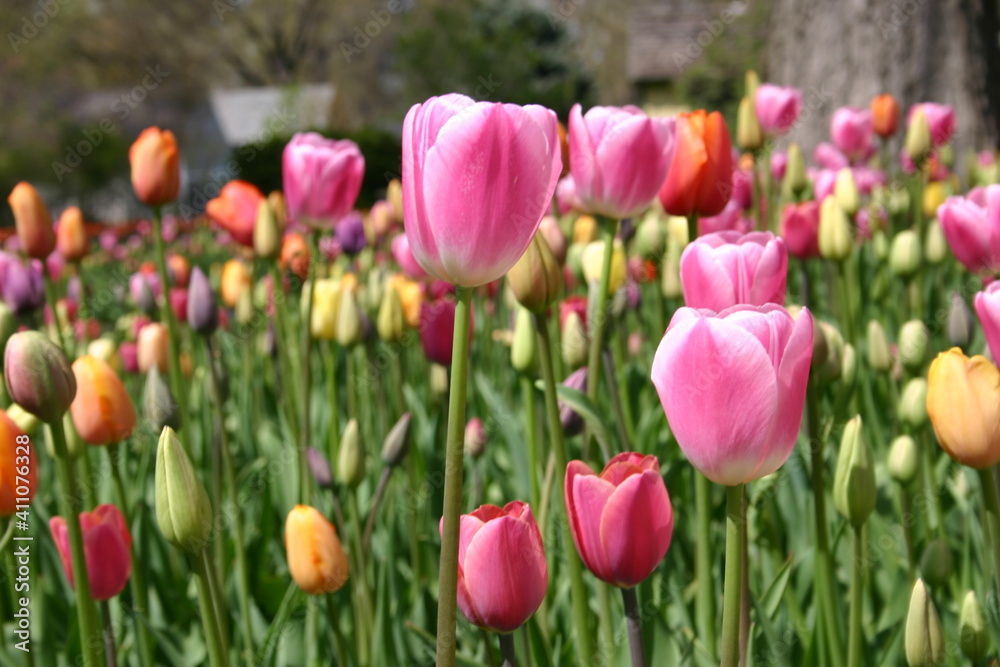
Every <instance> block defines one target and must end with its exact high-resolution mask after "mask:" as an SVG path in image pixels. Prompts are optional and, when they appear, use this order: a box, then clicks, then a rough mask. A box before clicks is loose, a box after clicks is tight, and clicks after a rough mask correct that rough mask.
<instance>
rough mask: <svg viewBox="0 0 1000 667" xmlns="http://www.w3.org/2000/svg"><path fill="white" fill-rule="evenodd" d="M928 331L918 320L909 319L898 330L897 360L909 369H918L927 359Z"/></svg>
mask: <svg viewBox="0 0 1000 667" xmlns="http://www.w3.org/2000/svg"><path fill="white" fill-rule="evenodd" d="M930 337H931V335H930V332H929V331H927V327H926V326H924V323H923V322H921V321H920V320H910V321H909V322H906V323H905V324H903V326H902V328H901V329H900V330H899V361H900V362H901V363H902V364H903V366H904V367H906V368H907V369H909V370H911V371H918V370H920V368H921V367H922V366H923V365H924V360H926V359H927V351H928V348H929V346H930Z"/></svg>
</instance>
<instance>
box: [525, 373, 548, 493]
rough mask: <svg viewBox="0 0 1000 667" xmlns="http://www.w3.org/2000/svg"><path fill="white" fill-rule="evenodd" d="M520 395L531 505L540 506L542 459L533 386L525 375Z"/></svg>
mask: <svg viewBox="0 0 1000 667" xmlns="http://www.w3.org/2000/svg"><path fill="white" fill-rule="evenodd" d="M521 395H522V396H523V397H524V410H525V413H526V416H525V419H526V420H527V425H526V426H525V428H526V429H527V431H528V476H529V477H530V478H531V505H532V507H540V505H539V503H540V502H541V496H540V493H541V492H540V490H539V487H538V476H539V474H540V473H541V472H542V467H543V461H542V459H540V458H539V457H538V416H537V414H536V412H537V411H536V409H535V386H534V383H532V381H531V378H530V377H528V376H527V375H522V376H521Z"/></svg>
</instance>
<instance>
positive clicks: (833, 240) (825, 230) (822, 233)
mask: <svg viewBox="0 0 1000 667" xmlns="http://www.w3.org/2000/svg"><path fill="white" fill-rule="evenodd" d="M852 245H853V241H852V239H851V223H850V221H849V220H848V219H847V213H845V212H844V209H842V208H841V207H840V204H838V203H837V200H836V198H835V197H834V196H833V195H828V196H827V197H826V199H824V200H823V203H822V205H821V206H820V209H819V254H820V255H822V256H823V258H824V259H830V260H834V261H840V260H844V259H847V257H848V256H849V255H850V254H851V247H852Z"/></svg>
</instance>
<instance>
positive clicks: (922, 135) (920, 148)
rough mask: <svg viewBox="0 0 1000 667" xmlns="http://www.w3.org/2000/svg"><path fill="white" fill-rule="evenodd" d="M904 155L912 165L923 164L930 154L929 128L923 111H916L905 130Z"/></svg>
mask: <svg viewBox="0 0 1000 667" xmlns="http://www.w3.org/2000/svg"><path fill="white" fill-rule="evenodd" d="M904 146H905V147H906V153H907V155H909V156H910V159H911V160H913V162H914V164H920V163H921V162H923V161H924V160H925V159H926V158H927V156H928V155H930V152H931V126H930V124H929V123H928V122H927V116H926V115H925V114H924V110H923V109H917V111H916V113H914V114H913V117H912V118H911V119H910V125H909V127H907V128H906V141H905V142H904Z"/></svg>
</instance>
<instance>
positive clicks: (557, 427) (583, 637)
mask: <svg viewBox="0 0 1000 667" xmlns="http://www.w3.org/2000/svg"><path fill="white" fill-rule="evenodd" d="M534 318H535V328H536V329H537V330H538V343H539V345H538V358H539V361H540V362H541V366H542V379H543V382H544V383H545V412H546V415H547V416H548V421H549V438H550V439H551V440H552V452H553V454H554V455H555V470H556V473H557V475H558V479H560V480H561V478H562V477H563V476H564V475H565V474H566V465H567V464H568V463H569V455H568V454H567V452H566V440H565V437H564V436H563V430H562V422H561V421H560V420H559V403H558V401H557V399H556V378H555V372H554V371H553V368H552V357H553V353H552V340H551V338H550V336H549V325H548V320H547V319H546V316H545V315H537V314H536V315H535V316H534ZM589 383H590V380H589V378H588V386H589ZM560 486H561V484H560ZM556 495H558V496H559V497H560V498H561V499H562V500H563V502H562V503H561V507H562V517H561V518H563V521H561V523H562V526H563V536H562V543H563V545H564V549H565V550H566V565H567V569H568V570H569V583H570V594H571V596H572V598H573V618H574V623H575V625H576V640H575V641H576V650H577V663H578V664H580V665H586V664H588V663H589V661H590V660H591V658H592V657H593V654H594V650H593V637H592V636H591V634H590V609H589V606H588V600H587V589H586V588H585V586H584V582H583V562H582V561H581V560H580V557H579V555H578V554H577V553H576V549H575V548H573V547H572V545H573V533H572V531H571V530H570V525H569V514H568V512H567V508H566V504H565V503H566V497H565V494H563V493H557V494H556Z"/></svg>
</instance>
